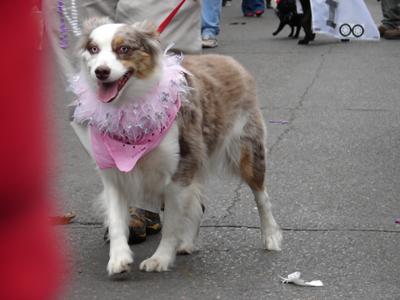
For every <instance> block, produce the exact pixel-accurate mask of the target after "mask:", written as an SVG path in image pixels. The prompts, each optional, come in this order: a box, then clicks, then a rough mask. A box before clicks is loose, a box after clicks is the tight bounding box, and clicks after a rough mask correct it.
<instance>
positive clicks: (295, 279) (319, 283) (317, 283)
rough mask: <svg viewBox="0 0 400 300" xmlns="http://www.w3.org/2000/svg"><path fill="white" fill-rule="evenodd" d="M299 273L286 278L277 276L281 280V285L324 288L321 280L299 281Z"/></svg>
mask: <svg viewBox="0 0 400 300" xmlns="http://www.w3.org/2000/svg"><path fill="white" fill-rule="evenodd" d="M300 275H301V273H300V272H294V273H292V274H290V275H288V278H284V277H281V276H279V277H280V278H281V279H282V283H294V284H297V285H301V286H324V284H323V283H322V281H321V280H312V281H307V282H306V281H305V280H303V279H300Z"/></svg>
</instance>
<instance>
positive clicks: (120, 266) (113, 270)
mask: <svg viewBox="0 0 400 300" xmlns="http://www.w3.org/2000/svg"><path fill="white" fill-rule="evenodd" d="M131 263H133V253H132V251H131V250H128V251H123V252H119V253H115V254H112V255H111V257H110V261H109V262H108V265H107V271H108V275H109V276H111V275H114V274H120V273H124V272H129V271H130V270H131V268H130V266H129V264H131Z"/></svg>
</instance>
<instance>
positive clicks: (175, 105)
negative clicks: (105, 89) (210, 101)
mask: <svg viewBox="0 0 400 300" xmlns="http://www.w3.org/2000/svg"><path fill="white" fill-rule="evenodd" d="M167 50H168V48H167ZM167 50H166V51H167ZM182 60H183V55H181V56H175V55H172V56H167V55H165V58H164V61H163V63H164V77H163V79H162V80H161V81H160V82H159V83H158V85H157V86H156V88H155V89H154V90H153V91H152V92H150V93H149V94H148V95H147V96H146V97H144V98H142V99H138V100H137V101H135V102H133V103H132V104H129V105H118V103H103V102H101V101H100V100H98V99H97V97H96V93H95V92H94V91H93V89H91V87H90V84H89V83H88V82H87V81H86V80H85V77H84V76H83V74H79V75H78V76H75V77H73V78H71V79H70V80H69V81H70V87H69V89H68V90H71V91H73V92H74V93H75V94H76V95H78V99H77V100H75V101H74V102H72V103H71V104H70V105H76V109H75V112H74V115H73V118H74V120H73V122H77V123H84V122H85V121H88V123H89V125H90V132H91V138H92V145H93V151H94V154H95V158H96V161H97V164H98V165H99V167H100V169H102V170H103V169H108V168H113V167H117V168H118V169H119V170H120V171H123V172H129V171H130V170H132V169H133V167H134V166H135V165H136V162H137V161H138V160H139V158H141V157H142V156H144V155H145V154H146V153H148V152H150V151H151V150H153V149H154V148H155V147H157V145H158V144H159V143H160V141H161V140H162V139H163V137H164V136H165V134H166V133H167V131H168V129H169V128H170V127H171V125H172V123H173V121H174V119H175V117H176V115H177V113H178V110H179V108H180V105H181V99H183V100H186V99H185V98H184V97H183V96H182V93H186V92H187V91H188V90H190V89H191V88H190V87H188V86H187V85H186V79H185V77H184V75H183V73H187V74H190V73H189V72H188V71H187V70H186V69H185V68H183V67H182V66H180V63H181V62H182Z"/></svg>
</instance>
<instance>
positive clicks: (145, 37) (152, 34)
mask: <svg viewBox="0 0 400 300" xmlns="http://www.w3.org/2000/svg"><path fill="white" fill-rule="evenodd" d="M132 27H133V28H134V29H135V30H136V32H137V33H138V34H139V37H140V45H141V46H142V47H143V48H144V49H145V51H146V52H147V53H149V54H150V55H151V56H152V57H154V58H155V57H156V56H157V55H160V54H161V41H160V34H159V33H158V31H157V27H156V26H155V25H154V24H153V23H151V22H150V21H149V20H144V21H143V22H137V23H135V24H133V25H132Z"/></svg>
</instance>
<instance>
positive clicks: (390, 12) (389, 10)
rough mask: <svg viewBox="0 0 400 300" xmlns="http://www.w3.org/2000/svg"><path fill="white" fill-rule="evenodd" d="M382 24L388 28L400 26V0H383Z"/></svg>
mask: <svg viewBox="0 0 400 300" xmlns="http://www.w3.org/2000/svg"><path fill="white" fill-rule="evenodd" d="M381 5H382V14H383V20H382V26H383V27H384V28H385V29H386V30H392V29H396V28H398V27H399V26H400V0H382V1H381Z"/></svg>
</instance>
